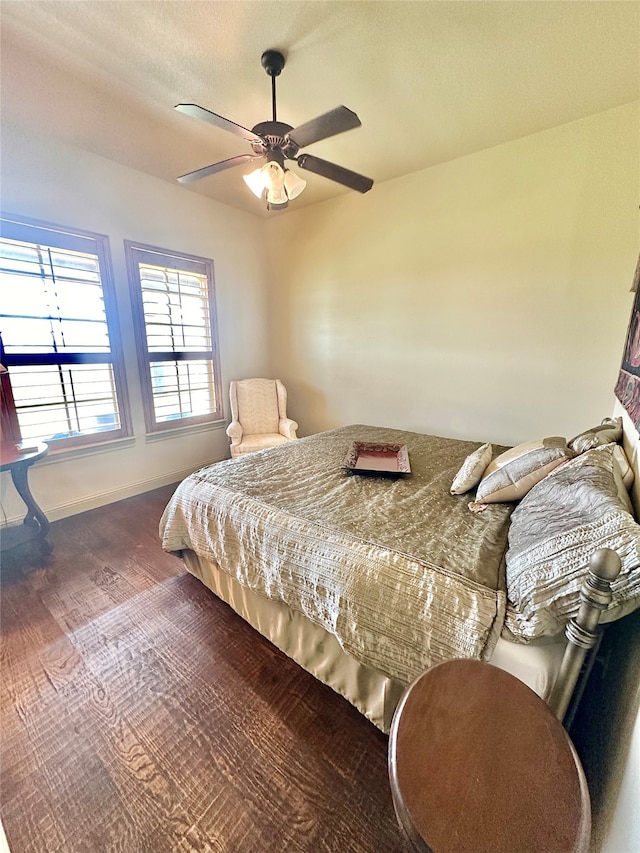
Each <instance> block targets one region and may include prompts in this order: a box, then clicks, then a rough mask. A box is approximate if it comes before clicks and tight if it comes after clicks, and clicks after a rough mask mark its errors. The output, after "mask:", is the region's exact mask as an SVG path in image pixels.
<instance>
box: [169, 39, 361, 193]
mask: <svg viewBox="0 0 640 853" xmlns="http://www.w3.org/2000/svg"><path fill="white" fill-rule="evenodd" d="M261 63H262V67H263V68H264V69H265V71H266V72H267V74H268V75H269V76H270V77H271V101H272V107H273V119H272V120H271V121H263V122H260V123H259V124H256V125H255V127H253V128H252V129H251V130H249V129H248V128H246V127H242V125H239V124H236V122H234V121H231V120H230V119H228V118H224V117H223V116H220V115H217V114H216V113H212V112H211V111H210V110H206V109H204V107H199V106H198V105H197V104H177V105H176V109H177V110H179V111H180V112H181V113H185V115H188V116H192V117H193V118H199V119H202V120H203V121H207V122H209V123H210V124H213V125H215V126H216V127H219V128H221V129H222V130H227V131H229V132H230V133H234V134H235V135H236V136H241V137H242V138H243V139H246V141H247V142H248V143H249V144H250V145H251V148H252V149H253V154H238V155H237V156H236V157H230V158H229V159H228V160H221V161H220V162H219V163H213V164H212V165H211V166H204V168H202V169H196V170H195V171H194V172H188V173H187V174H186V175H182V176H181V177H179V178H178V181H180V183H183V184H188V183H191V182H192V181H198V180H200V178H206V177H207V176H208V175H213V174H215V173H216V172H222V171H224V170H225V169H231V168H233V167H234V166H239V165H241V164H242V163H249V162H251V161H254V160H263V159H265V158H266V161H267V162H266V164H265V165H264V166H262V167H261V168H258V169H256V170H255V171H254V172H252V173H251V174H249V175H245V176H244V180H245V181H246V183H247V186H248V187H249V189H250V190H251V191H252V192H253V193H254V195H256V196H258V198H262V199H266V202H267V209H268V210H272V209H273V210H281V209H283V208H285V207H287V204H288V202H289V201H290V200H292V199H294V198H296V197H297V196H299V195H300V193H301V192H302V190H303V189H304V188H305V186H306V181H303V180H302V179H301V178H299V177H298V175H296V174H295V173H294V172H292V171H291V170H290V169H288V168H287V167H286V166H285V161H286V160H293V161H295V162H296V163H297V164H298V166H299V167H300V168H301V169H305V170H306V171H308V172H313V173H314V174H316V175H321V176H322V177H323V178H328V179H329V180H331V181H336V182H337V183H339V184H342V185H343V186H345V187H349V188H350V189H352V190H357V192H360V193H366V192H368V191H369V190H370V189H371V187H372V186H373V181H372V180H371V178H366V177H365V176H364V175H359V174H358V173H357V172H352V171H351V170H350V169H345V168H344V167H343V166H337V165H336V164H335V163H329V162H328V161H327V160H321V159H320V158H319V157H314V156H313V155H312V154H300V153H298V152H299V151H300V149H301V148H306V146H307V145H311V144H312V143H314V142H318V141H319V140H321V139H327V138H328V137H329V136H335V135H336V134H338V133H344V131H346V130H351V129H352V128H354V127H360V125H361V122H360V119H359V118H358V116H357V115H356V114H355V113H354V112H353V111H352V110H350V109H348V108H347V107H344V106H340V107H336V108H335V109H333V110H330V111H329V112H328V113H323V114H322V115H320V116H318V117H317V118H314V119H311V121H307V122H305V123H304V124H301V125H299V126H298V127H296V128H293V127H291V125H288V124H284V122H281V121H278V120H277V116H276V77H277V76H278V75H279V74H280V72H281V71H282V69H283V68H284V64H285V59H284V56H283V55H282V53H280V51H277V50H266V51H265V52H264V53H263V54H262V57H261Z"/></svg>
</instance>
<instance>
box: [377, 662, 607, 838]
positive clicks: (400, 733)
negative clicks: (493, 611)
mask: <svg viewBox="0 0 640 853" xmlns="http://www.w3.org/2000/svg"><path fill="white" fill-rule="evenodd" d="M389 777H390V782H391V792H392V796H393V804H394V807H395V810H396V814H397V816H398V821H399V823H400V826H401V827H402V829H403V830H404V831H405V833H406V835H407V836H408V838H409V839H410V841H411V842H412V844H413V846H414V848H415V849H416V850H420V851H425V853H472V851H473V853H485V851H486V853H489V851H491V853H537V851H545V852H546V853H565V851H566V853H583V851H585V852H586V851H587V850H588V848H589V836H590V832H591V807H590V801H589V792H588V789H587V784H586V780H585V777H584V772H583V770H582V766H581V764H580V761H579V759H578V756H577V754H576V752H575V749H574V747H573V744H572V743H571V740H570V739H569V736H568V735H567V733H566V731H565V730H564V728H563V727H562V724H561V723H560V722H559V720H558V719H557V718H556V717H555V716H554V714H553V713H552V712H551V710H550V709H549V707H548V706H547V705H546V704H545V703H544V702H543V701H542V699H540V697H539V696H537V695H536V694H535V693H534V692H533V691H532V690H530V689H529V688H528V687H527V686H526V685H525V684H523V683H522V682H521V681H519V680H518V679H517V678H515V677H514V676H512V675H510V674H509V673H507V672H504V671H503V670H501V669H498V668H497V667H494V666H491V665H490V664H488V663H482V662H481V661H475V660H454V661H448V662H447V663H442V664H439V665H437V666H434V667H432V668H431V669H429V670H428V671H427V672H425V673H424V674H423V675H422V676H420V678H418V679H417V680H416V681H415V682H414V683H413V684H412V685H411V686H410V687H409V689H408V690H407V692H406V693H405V695H404V697H403V699H402V701H401V702H400V704H399V705H398V708H397V710H396V713H395V715H394V718H393V721H392V724H391V732H390V737H389Z"/></svg>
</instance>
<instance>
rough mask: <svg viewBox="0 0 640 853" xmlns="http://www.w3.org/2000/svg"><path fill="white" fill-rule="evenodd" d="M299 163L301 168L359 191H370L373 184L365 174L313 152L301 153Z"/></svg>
mask: <svg viewBox="0 0 640 853" xmlns="http://www.w3.org/2000/svg"><path fill="white" fill-rule="evenodd" d="M297 163H298V166H300V168H301V169H306V170H307V171H308V172H314V173H315V174H316V175H322V177H323V178H329V180H330V181H337V182H338V183H339V184H344V186H345V187H350V189H352V190H357V191H358V192H359V193H366V192H369V190H370V189H371V187H372V186H373V181H372V179H371V178H365V176H364V175H359V174H358V173H357V172H352V171H351V170H350V169H345V168H344V167H343V166H336V164H335V163H329V162H328V161H327V160H321V159H320V158H319V157H314V156H313V155H312V154H300V156H299V157H298V158H297Z"/></svg>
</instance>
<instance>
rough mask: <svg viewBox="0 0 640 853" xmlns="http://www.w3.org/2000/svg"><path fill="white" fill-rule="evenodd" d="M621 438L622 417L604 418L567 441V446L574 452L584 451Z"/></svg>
mask: <svg viewBox="0 0 640 853" xmlns="http://www.w3.org/2000/svg"><path fill="white" fill-rule="evenodd" d="M621 438H622V418H605V419H604V420H603V421H602V423H601V424H600V425H599V426H595V427H591V429H587V430H585V431H584V432H581V433H580V434H579V435H576V436H575V437H574V438H572V439H571V441H570V442H569V447H570V448H571V449H572V450H575V452H576V453H584V452H585V451H587V450H592V449H593V448H594V447H600V446H601V445H603V444H609V443H610V442H612V441H620V439H621Z"/></svg>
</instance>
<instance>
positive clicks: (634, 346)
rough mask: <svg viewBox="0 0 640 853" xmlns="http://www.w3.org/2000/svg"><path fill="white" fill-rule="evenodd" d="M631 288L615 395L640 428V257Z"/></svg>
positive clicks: (637, 427) (639, 428)
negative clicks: (625, 336) (629, 316)
mask: <svg viewBox="0 0 640 853" xmlns="http://www.w3.org/2000/svg"><path fill="white" fill-rule="evenodd" d="M631 289H632V290H633V291H635V299H634V300H633V308H632V310H631V319H630V320H629V329H628V331H627V340H626V342H625V345H624V353H623V355H622V366H621V368H620V373H619V374H618V381H617V383H616V387H615V395H616V397H617V398H618V400H620V402H621V403H622V405H623V406H624V408H625V409H626V411H627V413H628V415H629V417H630V418H631V420H632V421H633V423H634V425H635V427H636V429H638V430H640V257H639V258H638V263H637V265H636V271H635V274H634V277H633V284H632V287H631Z"/></svg>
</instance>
